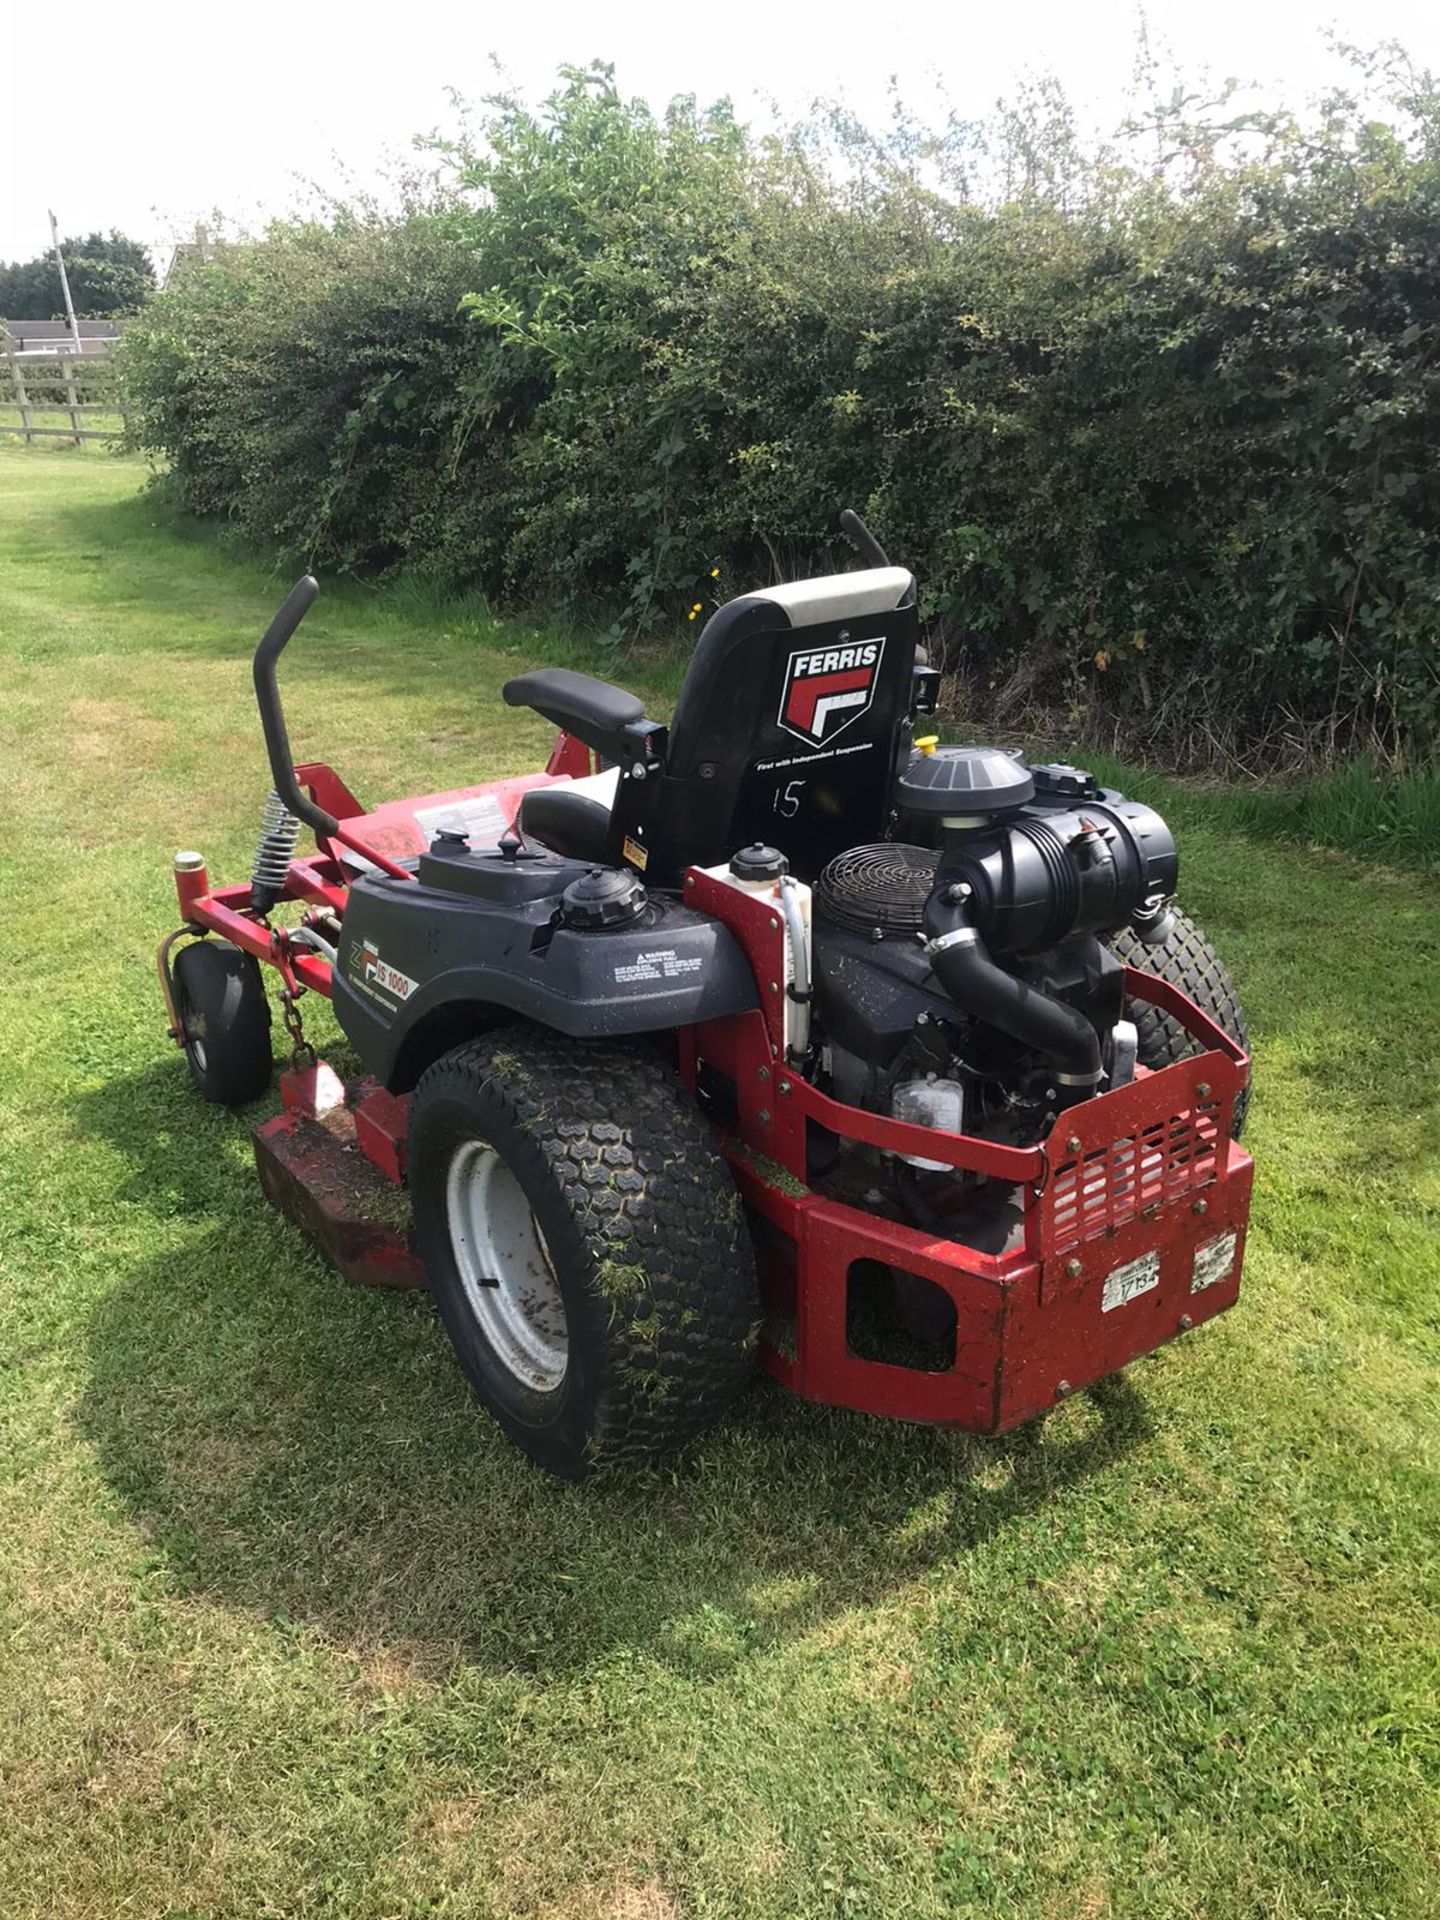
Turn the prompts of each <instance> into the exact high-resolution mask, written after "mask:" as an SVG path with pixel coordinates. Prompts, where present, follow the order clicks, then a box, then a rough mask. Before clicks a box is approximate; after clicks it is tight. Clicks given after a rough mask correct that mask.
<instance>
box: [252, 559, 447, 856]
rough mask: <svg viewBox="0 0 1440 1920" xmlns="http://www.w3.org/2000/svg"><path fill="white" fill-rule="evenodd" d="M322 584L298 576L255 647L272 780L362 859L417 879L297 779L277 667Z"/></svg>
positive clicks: (294, 807) (290, 802) (315, 824)
mask: <svg viewBox="0 0 1440 1920" xmlns="http://www.w3.org/2000/svg"><path fill="white" fill-rule="evenodd" d="M319 593H320V584H319V582H318V581H317V580H316V578H315V576H314V575H313V574H310V573H307V574H306V575H305V576H304V578H303V579H300V580H297V581H296V582H295V584H294V586H293V587H292V588H291V589H290V591H289V593H288V594H286V596H285V601H284V604H283V606H281V608H280V610H279V612H278V613H277V614H276V615H275V618H274V619H273V620H272V621H271V622H270V624H269V626H268V627H267V628H266V629H265V634H264V637H263V639H262V640H261V642H260V644H259V646H258V647H257V648H256V649H255V663H254V673H255V700H256V704H257V705H258V706H259V708H260V725H261V728H262V730H263V731H264V734H265V751H266V753H267V754H268V755H269V757H270V778H271V780H272V782H273V783H274V787H275V791H276V793H278V794H279V796H280V798H281V799H282V800H283V801H284V803H285V805H286V806H287V807H288V808H289V810H290V812H291V813H293V814H294V815H295V818H296V819H297V820H303V821H304V822H305V824H306V826H308V827H312V828H313V829H314V831H315V832H316V833H317V834H323V835H324V836H325V838H326V839H334V840H338V841H339V842H340V843H341V845H342V846H346V847H349V848H350V849H351V850H352V851H353V852H355V853H358V854H360V855H361V856H362V858H364V859H366V860H368V861H370V862H371V863H372V864H373V865H375V866H377V867H379V868H381V869H382V871H383V872H385V873H388V874H389V875H390V876H391V878H392V879H395V880H413V879H414V877H415V876H414V874H412V873H410V872H408V871H407V870H406V869H405V868H404V867H402V866H398V865H397V864H396V862H395V861H393V860H392V859H391V858H390V857H389V855H388V854H384V853H381V851H380V850H379V848H378V847H372V846H370V845H368V844H367V842H366V841H364V840H362V839H361V838H360V836H359V835H358V834H353V833H351V832H350V831H349V830H348V829H347V828H345V827H342V826H341V825H340V822H339V821H338V820H337V819H336V818H335V816H334V814H333V813H327V812H326V811H325V809H324V807H321V806H317V805H316V803H315V802H314V801H313V800H312V799H311V798H310V796H309V794H308V793H306V791H305V789H304V788H303V787H302V786H301V784H300V782H299V781H298V780H297V779H296V778H295V762H294V759H293V757H292V756H291V752H290V735H289V733H288V731H287V730H286V726H285V709H284V708H283V707H282V706H281V704H280V687H279V684H278V682H277V681H276V678H275V668H276V666H277V664H278V662H279V659H280V656H281V654H282V653H283V652H284V651H285V649H286V647H287V646H288V645H289V644H290V642H291V640H292V639H293V638H294V636H295V629H296V628H297V627H298V626H299V624H300V622H301V621H302V620H303V619H304V618H305V616H306V614H307V613H308V612H309V611H310V609H311V607H313V606H314V604H315V602H316V599H317V598H318V597H319Z"/></svg>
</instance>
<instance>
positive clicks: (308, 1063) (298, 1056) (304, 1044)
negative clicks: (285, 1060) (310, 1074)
mask: <svg viewBox="0 0 1440 1920" xmlns="http://www.w3.org/2000/svg"><path fill="white" fill-rule="evenodd" d="M302 991H303V989H302ZM280 1011H281V1017H282V1018H283V1020H284V1022H285V1031H286V1032H287V1033H288V1034H289V1036H290V1045H291V1053H290V1065H291V1067H292V1069H294V1070H295V1071H296V1072H298V1071H299V1070H300V1069H301V1068H302V1067H313V1066H314V1065H315V1064H316V1061H317V1058H318V1056H317V1054H316V1052H315V1049H314V1047H312V1046H311V1044H310V1042H309V1041H308V1040H307V1039H306V1038H305V1023H304V1021H303V1020H302V1019H301V1018H300V1008H299V1006H298V1005H297V1004H296V996H295V995H294V994H293V993H291V991H290V989H289V988H288V987H286V988H284V989H283V990H282V992H281V995H280Z"/></svg>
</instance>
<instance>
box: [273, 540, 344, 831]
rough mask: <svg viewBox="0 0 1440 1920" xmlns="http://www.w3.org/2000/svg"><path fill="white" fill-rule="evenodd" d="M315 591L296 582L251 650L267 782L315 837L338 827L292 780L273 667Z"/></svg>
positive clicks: (306, 582) (309, 581)
mask: <svg viewBox="0 0 1440 1920" xmlns="http://www.w3.org/2000/svg"><path fill="white" fill-rule="evenodd" d="M319 591H320V588H319V585H318V584H317V582H316V581H315V580H314V579H313V577H312V576H311V575H310V574H308V573H307V574H306V575H305V577H304V579H303V580H297V581H296V582H295V585H294V586H293V587H292V588H291V589H290V591H289V593H288V594H287V595H286V597H285V604H284V606H282V607H281V609H280V611H279V612H278V613H277V614H276V615H275V618H274V619H273V620H272V621H271V622H270V625H269V626H268V627H267V628H266V629H265V637H264V639H263V640H262V641H261V642H260V644H259V646H258V647H257V648H256V649H255V699H256V701H257V702H258V704H259V707H260V725H261V727H262V728H263V729H264V732H265V750H266V752H267V753H268V754H269V756H270V778H271V779H272V780H273V781H274V783H275V791H276V792H277V793H278V794H279V796H280V798H281V799H282V800H283V801H284V802H285V805H286V806H287V807H288V808H289V809H290V811H291V813H293V814H294V815H295V817H296V819H297V820H303V821H305V823H306V824H307V825H308V826H311V827H313V828H314V829H315V831H316V832H317V833H333V832H334V831H335V828H336V825H337V824H338V823H337V821H336V819H335V816H334V815H333V814H330V813H326V811H325V809H324V808H323V807H317V806H316V804H315V802H314V801H313V800H312V799H311V798H310V796H309V794H307V793H306V792H305V790H304V789H303V787H302V786H301V785H300V782H299V781H298V780H297V779H296V778H295V762H294V761H293V759H292V758H291V756H290V736H289V734H288V733H287V732H286V730H285V711H284V709H283V708H282V706H281V705H280V688H279V686H278V685H277V684H276V680H275V664H276V662H277V661H278V660H279V658H280V655H281V654H282V653H283V652H284V651H285V648H286V645H287V644H288V642H289V640H290V637H291V635H292V634H293V633H294V631H295V629H296V628H297V627H298V626H299V624H300V622H301V621H302V620H303V619H304V618H305V615H306V614H307V613H308V612H309V611H310V609H311V607H312V606H313V605H314V604H315V597H316V595H317V594H318V593H319Z"/></svg>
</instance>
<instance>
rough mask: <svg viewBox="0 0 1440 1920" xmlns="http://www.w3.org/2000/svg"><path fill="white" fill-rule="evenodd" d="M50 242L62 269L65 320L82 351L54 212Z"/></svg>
mask: <svg viewBox="0 0 1440 1920" xmlns="http://www.w3.org/2000/svg"><path fill="white" fill-rule="evenodd" d="M50 240H51V244H52V245H53V246H54V248H55V264H56V266H57V267H59V269H60V291H61V292H62V293H63V294H64V296H65V318H66V319H67V320H68V321H69V322H70V337H71V339H72V340H73V341H74V342H75V351H76V353H79V351H80V322H79V321H78V320H77V319H76V318H75V302H74V301H73V300H72V299H71V298H70V280H69V276H68V275H67V274H66V272H65V256H64V254H63V253H61V251H60V229H59V227H58V226H57V225H56V224H55V214H54V210H53V209H52V210H51V213H50Z"/></svg>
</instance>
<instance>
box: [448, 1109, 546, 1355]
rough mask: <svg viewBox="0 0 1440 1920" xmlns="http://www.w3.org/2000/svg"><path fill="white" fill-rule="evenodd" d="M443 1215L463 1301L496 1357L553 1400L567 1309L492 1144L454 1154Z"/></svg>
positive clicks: (536, 1226)
mask: <svg viewBox="0 0 1440 1920" xmlns="http://www.w3.org/2000/svg"><path fill="white" fill-rule="evenodd" d="M445 1214H446V1221H447V1224H448V1226H449V1229H450V1249H451V1252H452V1253H453V1254H454V1257H455V1267H456V1271H457V1272H458V1273H459V1276H460V1284H461V1286H462V1287H463V1288H464V1290H465V1299H466V1301H467V1303H468V1305H469V1307H470V1311H471V1312H472V1313H473V1314H474V1316H475V1319H476V1321H477V1323H478V1325H479V1327H480V1330H481V1332H482V1333H483V1334H484V1336H485V1339H486V1340H487V1341H488V1343H489V1345H490V1348H491V1351H492V1352H493V1353H494V1355H495V1357H496V1358H497V1359H498V1360H499V1361H500V1362H501V1364H502V1365H503V1366H504V1367H505V1368H506V1369H507V1370H508V1371H509V1372H510V1373H512V1374H513V1375H514V1376H515V1378H516V1379H517V1380H519V1381H521V1382H523V1384H524V1385H525V1386H527V1387H532V1388H534V1389H535V1390H536V1391H537V1392H540V1393H553V1392H554V1390H555V1388H556V1387H558V1386H559V1384H560V1382H561V1381H562V1380H563V1379H564V1378H565V1368H566V1365H567V1363H568V1360H569V1355H570V1334H569V1328H568V1326H567V1324H566V1320H565V1302H564V1300H563V1298H562V1297H561V1293H560V1289H559V1287H558V1286H557V1285H556V1282H555V1268H554V1265H553V1263H552V1262H551V1259H550V1249H549V1248H548V1247H547V1246H546V1244H545V1236H544V1234H543V1233H542V1232H541V1231H540V1223H539V1221H538V1220H537V1219H536V1218H535V1213H534V1209H533V1208H532V1207H531V1205H530V1202H529V1201H528V1200H527V1199H526V1198H525V1191H524V1188H523V1187H522V1186H521V1185H520V1182H519V1181H518V1180H517V1179H516V1178H515V1176H514V1174H513V1173H512V1172H511V1171H510V1169H509V1167H507V1166H506V1164H505V1162H504V1161H503V1160H502V1159H501V1158H500V1155H499V1154H498V1153H497V1152H496V1151H495V1149H494V1147H492V1146H491V1145H490V1144H489V1142H488V1141H485V1140H467V1141H465V1142H464V1144H463V1145H462V1146H459V1147H457V1148H456V1149H455V1152H454V1155H453V1156H452V1158H451V1161H450V1169H449V1172H448V1173H447V1174H446V1176H445Z"/></svg>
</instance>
